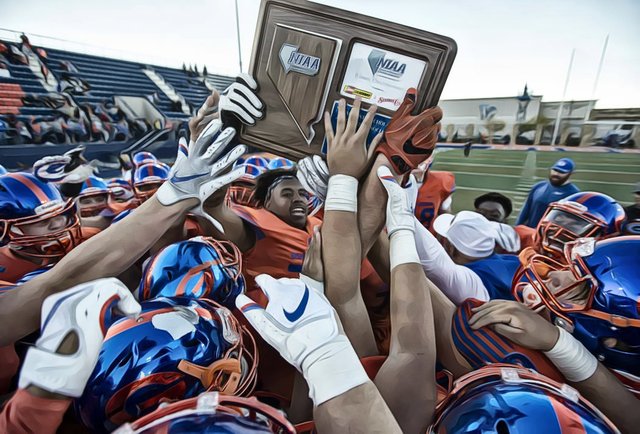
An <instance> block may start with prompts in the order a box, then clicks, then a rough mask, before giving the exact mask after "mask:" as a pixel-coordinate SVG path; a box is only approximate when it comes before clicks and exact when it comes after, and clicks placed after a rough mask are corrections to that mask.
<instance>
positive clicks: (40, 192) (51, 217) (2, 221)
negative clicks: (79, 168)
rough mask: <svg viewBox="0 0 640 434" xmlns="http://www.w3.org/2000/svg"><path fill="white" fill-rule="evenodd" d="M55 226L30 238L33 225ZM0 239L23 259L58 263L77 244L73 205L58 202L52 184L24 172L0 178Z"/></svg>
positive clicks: (79, 234) (67, 202) (58, 193)
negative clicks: (39, 259)
mask: <svg viewBox="0 0 640 434" xmlns="http://www.w3.org/2000/svg"><path fill="white" fill-rule="evenodd" d="M43 222H51V223H52V224H53V223H54V222H55V223H57V224H56V225H53V226H54V227H50V229H49V232H47V233H43V234H38V235H34V234H33V233H31V232H30V231H29V227H30V225H33V224H35V223H43ZM0 235H1V237H0V239H2V242H3V243H6V244H7V245H8V246H9V247H10V248H11V249H12V250H14V251H17V252H19V253H20V254H21V255H23V256H30V257H35V258H49V259H60V258H62V257H63V256H64V255H65V254H66V253H67V252H69V251H70V250H71V249H73V248H74V247H75V246H76V245H78V244H79V243H80V242H81V240H82V237H81V231H80V219H79V218H78V214H77V212H76V207H75V203H74V201H73V200H71V199H69V200H67V201H65V200H63V199H62V196H61V195H60V192H59V191H58V190H57V189H56V187H55V186H54V185H53V184H50V183H47V182H43V181H40V180H39V179H38V178H36V177H35V176H34V175H32V174H30V173H24V172H16V173H8V174H6V175H2V176H0Z"/></svg>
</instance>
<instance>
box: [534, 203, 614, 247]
mask: <svg viewBox="0 0 640 434" xmlns="http://www.w3.org/2000/svg"><path fill="white" fill-rule="evenodd" d="M624 220H625V212H624V208H622V206H621V205H620V204H619V203H618V202H616V201H615V200H614V199H613V198H611V197H609V196H607V195H606V194H602V193H595V192H590V191H583V192H579V193H574V194H572V195H571V196H568V197H566V198H564V199H562V200H561V201H558V202H553V203H552V204H550V205H549V207H548V208H547V211H546V212H545V214H544V216H543V217H542V219H541V220H540V223H538V227H537V231H538V235H537V242H538V248H537V250H538V253H544V254H546V255H548V256H551V257H552V258H556V259H563V258H564V254H563V246H564V245H565V243H568V242H571V241H574V240H576V239H578V238H581V237H594V238H597V239H604V238H610V237H614V236H617V235H620V234H621V233H622V227H623V225H624Z"/></svg>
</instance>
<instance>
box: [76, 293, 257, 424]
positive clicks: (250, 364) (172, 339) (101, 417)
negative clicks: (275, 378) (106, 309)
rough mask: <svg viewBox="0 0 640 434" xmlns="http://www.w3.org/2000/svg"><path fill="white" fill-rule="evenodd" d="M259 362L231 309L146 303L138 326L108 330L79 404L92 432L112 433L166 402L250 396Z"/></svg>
mask: <svg viewBox="0 0 640 434" xmlns="http://www.w3.org/2000/svg"><path fill="white" fill-rule="evenodd" d="M257 362H258V360H257V352H256V349H255V341H254V340H253V338H252V337H251V334H250V333H249V332H248V331H247V330H246V329H245V328H244V327H242V326H240V324H239V323H238V321H237V320H236V319H235V317H234V316H233V315H232V314H231V312H230V311H229V310H228V309H226V308H224V307H222V306H221V305H219V304H217V303H215V302H213V301H210V300H205V299H192V298H157V299H155V300H150V301H145V302H143V303H142V311H141V314H140V316H139V317H138V318H137V319H136V318H122V319H120V320H118V321H116V322H115V323H113V325H111V327H109V329H108V330H107V333H106V335H105V339H104V343H103V345H102V349H101V351H100V355H99V356H98V362H97V364H96V367H95V369H94V371H93V373H92V374H91V377H90V379H89V381H88V382H87V386H86V388H85V390H84V393H83V395H82V396H81V397H80V398H78V399H77V400H75V403H74V405H75V409H76V412H77V414H78V416H79V418H80V419H81V421H82V422H83V423H84V424H85V425H86V426H87V427H88V428H89V429H91V430H94V431H100V432H111V431H112V430H113V429H115V428H117V427H118V426H120V425H121V424H123V423H125V422H130V421H133V420H136V419H138V418H140V417H141V416H144V415H146V414H149V413H151V412H152V411H154V410H155V409H156V408H157V407H158V406H159V405H160V404H161V403H163V402H171V401H176V400H180V399H186V398H192V397H195V396H198V395H199V394H201V393H202V392H207V391H218V392H221V393H224V394H228V395H232V394H235V395H247V394H249V393H251V392H252V391H253V388H254V386H255V381H256V365H257Z"/></svg>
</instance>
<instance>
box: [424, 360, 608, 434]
mask: <svg viewBox="0 0 640 434" xmlns="http://www.w3.org/2000/svg"><path fill="white" fill-rule="evenodd" d="M578 429H580V431H578ZM427 432H429V433H472V432H473V433H518V434H538V433H545V434H561V433H567V432H584V433H589V434H595V433H598V434H604V433H617V432H619V431H618V429H617V428H616V427H615V426H614V425H613V424H612V423H611V421H609V420H608V419H607V417H606V416H604V415H603V414H602V413H601V412H600V411H599V410H598V409H597V408H596V407H595V406H594V405H593V404H591V403H590V402H589V401H587V400H586V399H584V398H583V397H581V396H580V394H579V393H578V392H577V391H576V390H574V389H573V388H571V387H570V386H568V385H566V384H561V383H558V382H555V381H553V380H551V379H549V378H547V377H545V376H543V375H542V374H539V373H537V372H536V371H533V370H529V369H526V368H522V367H518V366H515V365H504V364H495V365H490V366H486V367H483V368H480V369H478V370H475V371H472V372H470V373H469V374H467V375H465V376H463V377H460V378H459V379H458V380H457V381H456V382H455V384H454V386H453V389H452V390H451V392H450V393H449V395H448V396H447V398H445V399H444V400H443V401H441V402H440V403H439V404H438V406H437V408H436V413H435V416H434V422H433V424H432V425H431V426H430V427H429V429H428V430H427Z"/></svg>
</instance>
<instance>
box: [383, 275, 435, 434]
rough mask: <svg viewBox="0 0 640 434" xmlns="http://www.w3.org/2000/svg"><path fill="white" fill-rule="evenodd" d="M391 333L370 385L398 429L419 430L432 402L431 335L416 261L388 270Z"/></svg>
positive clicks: (423, 427)
mask: <svg viewBox="0 0 640 434" xmlns="http://www.w3.org/2000/svg"><path fill="white" fill-rule="evenodd" d="M391 332H392V337H391V346H390V351H389V356H388V358H387V360H386V361H385V363H384V365H383V366H382V368H381V369H380V372H379V373H378V375H377V376H376V378H375V384H376V386H377V387H378V389H379V390H380V393H381V394H382V397H383V398H384V399H385V401H386V402H387V404H388V405H389V408H390V409H391V411H392V413H393V415H394V416H395V418H396V420H397V421H398V423H399V424H400V427H401V428H402V431H403V432H424V431H425V430H426V428H427V426H428V425H429V423H430V422H431V417H432V415H433V412H434V411H435V406H436V381H435V364H436V337H435V331H434V320H433V307H432V305H431V297H430V293H429V288H428V285H427V280H426V278H425V277H424V273H423V272H422V268H421V267H420V265H419V264H417V263H407V264H401V265H398V266H396V267H395V268H394V269H393V270H392V272H391ZM398 372H422V373H423V374H422V375H419V376H417V377H416V376H406V377H402V376H400V377H398V375H397V373H398ZM407 396H411V399H407V398H406V397H407Z"/></svg>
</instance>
